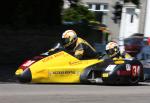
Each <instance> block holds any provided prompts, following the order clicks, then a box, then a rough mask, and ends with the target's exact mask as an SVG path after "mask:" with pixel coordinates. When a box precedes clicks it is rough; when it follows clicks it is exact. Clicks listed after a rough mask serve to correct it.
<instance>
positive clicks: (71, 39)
mask: <svg viewBox="0 0 150 103" xmlns="http://www.w3.org/2000/svg"><path fill="white" fill-rule="evenodd" d="M62 44H63V47H64V48H65V49H66V50H67V51H68V52H69V53H70V54H71V55H73V56H75V57H76V58H78V59H94V58H98V53H97V52H96V50H95V49H94V47H92V46H91V45H90V44H89V43H88V42H87V41H85V40H83V39H82V38H80V37H78V36H77V34H76V32H75V31H74V30H66V31H65V32H64V33H63V34H62Z"/></svg>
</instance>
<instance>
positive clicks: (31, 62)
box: [20, 60, 35, 70]
mask: <svg viewBox="0 0 150 103" xmlns="http://www.w3.org/2000/svg"><path fill="white" fill-rule="evenodd" d="M34 62H35V61H34V60H27V61H25V62H24V63H23V64H22V65H21V66H20V68H21V69H23V70H25V69H26V68H28V67H29V66H30V65H32V64H33V63H34Z"/></svg>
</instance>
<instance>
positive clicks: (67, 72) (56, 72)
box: [49, 71, 80, 75]
mask: <svg viewBox="0 0 150 103" xmlns="http://www.w3.org/2000/svg"><path fill="white" fill-rule="evenodd" d="M49 74H50V75H51V74H59V75H61V74H62V75H63V74H80V72H78V71H54V72H49Z"/></svg>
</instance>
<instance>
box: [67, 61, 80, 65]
mask: <svg viewBox="0 0 150 103" xmlns="http://www.w3.org/2000/svg"><path fill="white" fill-rule="evenodd" d="M78 64H82V62H81V61H74V62H69V65H78Z"/></svg>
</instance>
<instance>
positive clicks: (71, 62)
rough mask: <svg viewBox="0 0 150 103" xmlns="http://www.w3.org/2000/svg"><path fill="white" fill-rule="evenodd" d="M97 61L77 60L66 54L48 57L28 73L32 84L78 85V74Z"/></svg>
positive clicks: (34, 65) (61, 53)
mask: <svg viewBox="0 0 150 103" xmlns="http://www.w3.org/2000/svg"><path fill="white" fill-rule="evenodd" d="M98 62H101V61H100V60H98V59H93V60H78V59H76V58H74V57H73V56H71V55H69V54H68V53H66V52H63V51H62V52H59V53H56V54H54V55H51V56H48V57H46V58H44V59H42V60H40V61H38V62H36V63H34V64H33V65H31V66H30V67H29V68H30V71H31V74H32V82H33V83H80V74H81V73H83V71H84V69H85V68H86V67H88V66H90V65H92V64H95V63H98Z"/></svg>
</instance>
